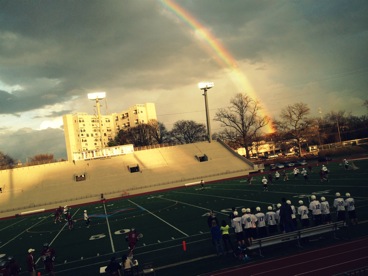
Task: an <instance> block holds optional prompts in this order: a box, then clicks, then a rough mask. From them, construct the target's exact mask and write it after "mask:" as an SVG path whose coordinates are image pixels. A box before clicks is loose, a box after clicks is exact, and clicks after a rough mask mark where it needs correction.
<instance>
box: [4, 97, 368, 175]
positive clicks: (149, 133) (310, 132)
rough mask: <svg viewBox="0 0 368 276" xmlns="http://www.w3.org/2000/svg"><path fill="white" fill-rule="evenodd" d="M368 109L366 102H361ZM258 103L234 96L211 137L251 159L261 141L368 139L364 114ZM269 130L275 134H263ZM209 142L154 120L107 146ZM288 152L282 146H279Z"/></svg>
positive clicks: (196, 129)
mask: <svg viewBox="0 0 368 276" xmlns="http://www.w3.org/2000/svg"><path fill="white" fill-rule="evenodd" d="M362 105H363V106H365V107H366V108H367V110H368V100H365V101H364V102H362ZM261 110H262V107H261V105H260V103H259V102H258V101H256V100H255V99H253V98H251V97H249V96H248V95H247V94H242V93H238V94H236V95H235V96H234V97H233V98H232V99H230V103H229V106H227V107H225V108H220V109H218V110H217V112H216V113H215V115H214V118H213V121H216V122H219V123H220V126H221V131H220V132H218V133H214V134H213V135H212V139H216V138H220V139H222V140H223V141H225V142H226V143H227V144H228V145H229V146H230V147H231V148H233V149H237V148H241V147H243V148H245V152H246V157H247V158H250V148H251V146H252V145H253V144H254V143H258V142H260V141H266V142H269V141H273V142H275V143H282V141H288V147H295V148H296V149H297V150H298V152H299V154H301V153H302V149H303V148H307V146H308V145H322V144H326V143H336V142H342V141H344V140H352V139H359V138H366V137H368V116H367V115H363V116H354V115H352V114H351V113H347V112H345V111H331V112H329V113H327V114H325V115H324V116H319V117H312V116H310V113H311V111H310V108H309V107H308V105H307V104H305V103H302V102H298V103H294V104H291V105H288V106H286V107H284V108H282V109H281V111H280V115H279V117H278V118H275V119H271V118H270V117H268V116H266V115H262V112H261ZM266 126H271V127H272V129H273V130H274V132H272V133H265V127H266ZM206 139H207V131H206V126H205V125H204V124H201V123H197V122H195V121H193V120H179V121H177V122H175V123H174V125H173V127H172V129H171V130H170V131H169V130H168V129H167V128H166V126H165V125H164V124H163V123H161V122H159V121H156V120H152V121H150V122H148V123H147V124H139V125H137V126H135V127H131V128H128V129H123V130H120V131H119V133H118V134H117V135H116V137H115V138H114V140H112V141H110V142H109V144H108V145H109V146H117V145H126V144H133V145H134V147H143V146H151V145H157V144H189V143H194V142H200V141H205V140H206ZM283 149H284V150H286V148H285V147H284V148H283ZM30 161H31V163H32V164H40V163H50V162H54V161H55V160H54V157H53V155H49V154H38V155H35V156H34V157H32V158H31V160H30ZM14 164H15V162H14V160H13V159H12V158H11V157H10V156H8V155H6V154H3V153H2V152H1V151H0V168H2V169H3V168H8V167H11V166H14Z"/></svg>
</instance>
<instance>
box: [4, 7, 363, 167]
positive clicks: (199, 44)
mask: <svg viewBox="0 0 368 276" xmlns="http://www.w3.org/2000/svg"><path fill="white" fill-rule="evenodd" d="M367 49H368V2H367V1H366V0H362V1H359V0H353V1H351V0H347V1H342V0H333V1H332V0H325V1H320V0H277V1H271V0H268V1H262V0H230V1H229V0H176V1H169V0H166V1H160V0H106V1H100V0H76V1H50V0H32V1H29V0H0V151H1V152H3V153H5V154H8V155H9V156H10V157H12V158H14V159H15V160H20V161H22V162H25V161H26V160H27V158H30V157H32V156H34V155H37V154H54V157H55V158H56V159H60V158H64V159H65V158H66V150H65V140H64V133H63V126H62V116H63V115H64V114H71V113H76V112H86V113H89V114H93V113H94V107H93V105H94V104H93V102H91V101H90V100H88V98H87V94H88V93H91V92H97V91H105V92H106V100H105V101H103V104H102V105H103V106H102V109H101V111H102V113H103V114H111V113H114V112H121V111H123V110H126V109H127V108H128V107H130V106H132V105H134V104H141V103H146V102H152V103H155V105H156V112H157V117H158V120H159V121H160V122H162V123H164V125H165V126H166V127H167V129H169V130H170V129H171V128H172V126H173V124H174V123H175V122H176V121H178V120H194V121H196V122H198V123H203V124H206V117H205V116H206V115H205V105H204V97H203V95H202V91H201V90H199V88H198V86H197V84H198V83H199V82H201V81H209V82H214V87H213V88H212V89H211V90H208V106H209V114H210V117H212V118H211V128H212V133H213V132H219V131H221V126H220V125H219V124H216V122H213V121H212V119H213V117H214V115H215V113H216V111H217V110H218V109H219V108H223V107H228V106H229V105H230V100H231V98H233V97H234V96H235V95H236V94H237V93H243V94H247V95H249V96H251V97H252V98H253V99H255V100H257V101H259V103H260V104H261V106H262V112H261V115H267V116H270V117H271V118H277V116H279V114H280V111H281V110H282V109H283V108H285V107H286V106H287V105H292V104H294V103H298V102H303V103H306V104H307V105H308V106H309V108H310V109H311V115H312V116H321V115H323V114H326V113H329V112H331V111H340V110H344V111H346V112H347V113H349V112H351V113H352V114H353V115H356V116H361V115H364V114H366V112H367V111H366V108H365V107H363V102H364V100H366V99H367V98H368V97H367V92H366V90H367V87H368V77H367V73H368V54H367ZM265 131H266V132H267V130H266V129H265Z"/></svg>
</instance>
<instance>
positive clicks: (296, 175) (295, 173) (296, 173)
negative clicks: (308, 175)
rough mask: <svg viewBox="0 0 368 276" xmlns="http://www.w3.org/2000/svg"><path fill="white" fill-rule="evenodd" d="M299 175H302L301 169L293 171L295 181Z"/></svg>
mask: <svg viewBox="0 0 368 276" xmlns="http://www.w3.org/2000/svg"><path fill="white" fill-rule="evenodd" d="M299 173H300V171H299V169H298V168H294V169H293V174H294V178H295V179H296V178H298V175H299Z"/></svg>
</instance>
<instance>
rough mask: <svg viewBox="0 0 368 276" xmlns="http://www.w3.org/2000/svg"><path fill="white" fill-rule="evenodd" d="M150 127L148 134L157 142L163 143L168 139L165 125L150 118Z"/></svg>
mask: <svg viewBox="0 0 368 276" xmlns="http://www.w3.org/2000/svg"><path fill="white" fill-rule="evenodd" d="M148 125H149V126H150V127H151V129H150V135H151V137H152V139H154V140H155V141H156V142H157V144H163V143H167V142H169V141H170V134H169V131H168V130H167V129H166V127H165V125H164V124H163V123H161V122H159V121H157V120H151V121H149V122H148Z"/></svg>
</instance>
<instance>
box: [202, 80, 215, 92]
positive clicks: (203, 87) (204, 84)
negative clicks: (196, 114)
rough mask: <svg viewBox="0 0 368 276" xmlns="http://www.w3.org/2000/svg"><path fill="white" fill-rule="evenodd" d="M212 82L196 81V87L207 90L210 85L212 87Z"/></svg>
mask: <svg viewBox="0 0 368 276" xmlns="http://www.w3.org/2000/svg"><path fill="white" fill-rule="evenodd" d="M214 86H215V85H214V83H213V82H200V83H198V88H199V89H201V90H207V89H210V88H212V87H214Z"/></svg>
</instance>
